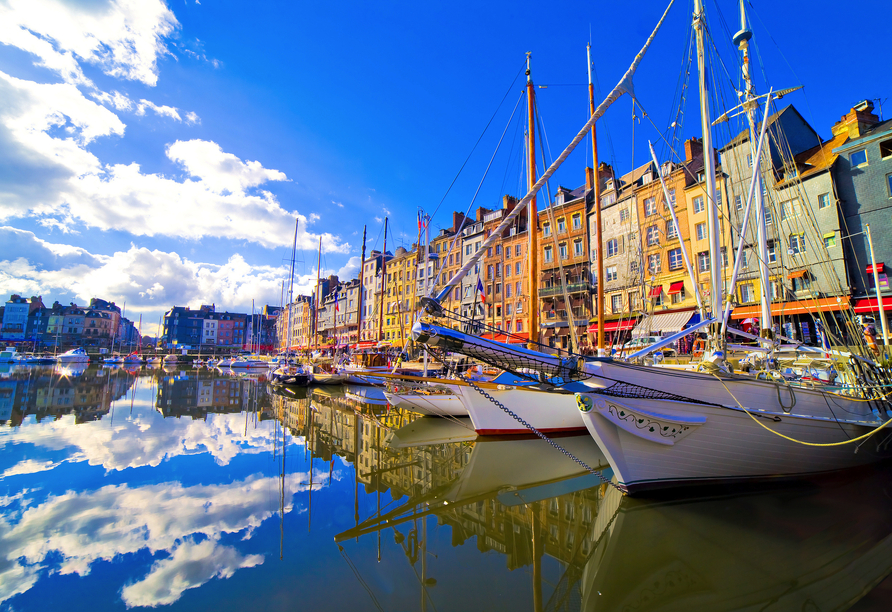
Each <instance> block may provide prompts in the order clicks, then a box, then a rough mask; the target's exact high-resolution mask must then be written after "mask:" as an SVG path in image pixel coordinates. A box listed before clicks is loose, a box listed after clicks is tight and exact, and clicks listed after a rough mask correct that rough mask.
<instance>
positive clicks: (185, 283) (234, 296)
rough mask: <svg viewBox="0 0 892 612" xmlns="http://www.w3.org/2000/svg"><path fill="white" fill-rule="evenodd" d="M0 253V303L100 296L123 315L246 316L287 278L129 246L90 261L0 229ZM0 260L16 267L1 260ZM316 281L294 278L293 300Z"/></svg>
mask: <svg viewBox="0 0 892 612" xmlns="http://www.w3.org/2000/svg"><path fill="white" fill-rule="evenodd" d="M0 245H3V248H2V251H0V295H4V294H6V295H8V294H10V293H27V294H28V295H41V294H42V295H48V294H50V295H51V294H54V293H55V294H59V293H65V294H67V295H70V296H73V297H75V298H77V301H78V302H79V303H86V302H88V301H89V299H90V298H92V297H95V296H97V295H100V296H104V297H105V298H106V299H109V300H115V301H117V302H118V303H123V302H125V301H126V303H127V305H128V310H129V311H130V312H148V311H158V310H162V309H167V308H169V307H170V306H171V305H173V304H181V305H185V304H209V303H216V304H217V307H218V308H219V309H230V310H235V311H246V310H247V308H248V306H249V305H250V303H251V300H252V299H254V300H258V301H260V302H261V303H264V302H266V303H270V304H272V303H278V301H279V299H280V297H281V283H282V280H283V279H286V278H288V276H289V274H290V270H289V267H288V266H286V265H282V266H277V267H272V266H257V265H251V264H249V263H248V262H247V261H246V260H245V259H244V258H243V257H242V256H241V255H239V254H237V253H236V254H233V255H232V256H230V258H229V260H228V261H227V262H226V263H224V264H222V265H220V264H211V263H203V262H196V261H192V260H190V259H187V258H185V257H182V256H180V255H179V254H177V253H168V252H164V251H159V250H149V249H146V248H140V247H137V246H135V245H131V246H130V248H129V249H128V250H127V251H119V252H115V253H112V254H110V255H96V254H92V253H90V252H88V251H86V250H85V249H81V248H77V247H72V246H69V245H64V244H54V243H50V242H47V241H45V240H42V239H40V238H37V237H36V236H35V235H34V234H33V233H31V232H28V231H25V230H19V229H15V228H11V227H0ZM4 252H7V253H9V254H10V255H11V256H13V257H15V259H5V260H4V259H3V253H4ZM17 255H18V257H16V256H17ZM315 280H316V275H315V271H313V272H312V273H308V274H305V275H298V276H296V277H295V292H296V293H298V294H300V293H307V294H308V293H310V291H311V289H310V288H311V287H312V286H313V284H314V283H315Z"/></svg>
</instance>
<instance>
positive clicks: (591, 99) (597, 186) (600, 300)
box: [586, 43, 631, 357]
mask: <svg viewBox="0 0 892 612" xmlns="http://www.w3.org/2000/svg"><path fill="white" fill-rule="evenodd" d="M586 52H587V55H588V103H589V112H590V113H591V114H592V115H594V114H595V86H594V85H593V84H592V45H591V43H589V44H588V45H586ZM592 168H594V181H593V183H594V190H595V225H597V228H596V229H595V236H596V238H595V248H596V249H597V253H598V257H597V266H598V267H597V272H596V273H597V275H598V288H597V295H596V298H595V299H596V300H597V306H596V307H597V309H598V310H597V312H598V355H599V356H601V357H603V356H604V355H603V354H602V353H603V352H604V251H603V249H602V248H601V244H602V236H601V231H602V227H601V175H600V173H599V172H598V133H597V130H596V128H595V124H594V123H592ZM630 307H631V305H630Z"/></svg>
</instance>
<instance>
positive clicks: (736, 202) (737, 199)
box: [734, 195, 743, 210]
mask: <svg viewBox="0 0 892 612" xmlns="http://www.w3.org/2000/svg"><path fill="white" fill-rule="evenodd" d="M734 206H735V207H736V208H737V210H743V200H742V199H741V197H740V196H739V195H736V196H734Z"/></svg>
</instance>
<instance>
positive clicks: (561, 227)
mask: <svg viewBox="0 0 892 612" xmlns="http://www.w3.org/2000/svg"><path fill="white" fill-rule="evenodd" d="M557 223H558V234H563V233H564V232H566V231H567V220H566V219H564V218H563V217H560V218H559V219H558V220H557Z"/></svg>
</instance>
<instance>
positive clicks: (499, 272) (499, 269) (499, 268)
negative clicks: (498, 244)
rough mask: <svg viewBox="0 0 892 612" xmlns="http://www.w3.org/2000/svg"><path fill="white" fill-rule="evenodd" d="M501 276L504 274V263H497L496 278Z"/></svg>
mask: <svg viewBox="0 0 892 612" xmlns="http://www.w3.org/2000/svg"><path fill="white" fill-rule="evenodd" d="M501 276H502V264H500V263H497V264H496V278H499V277H501Z"/></svg>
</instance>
